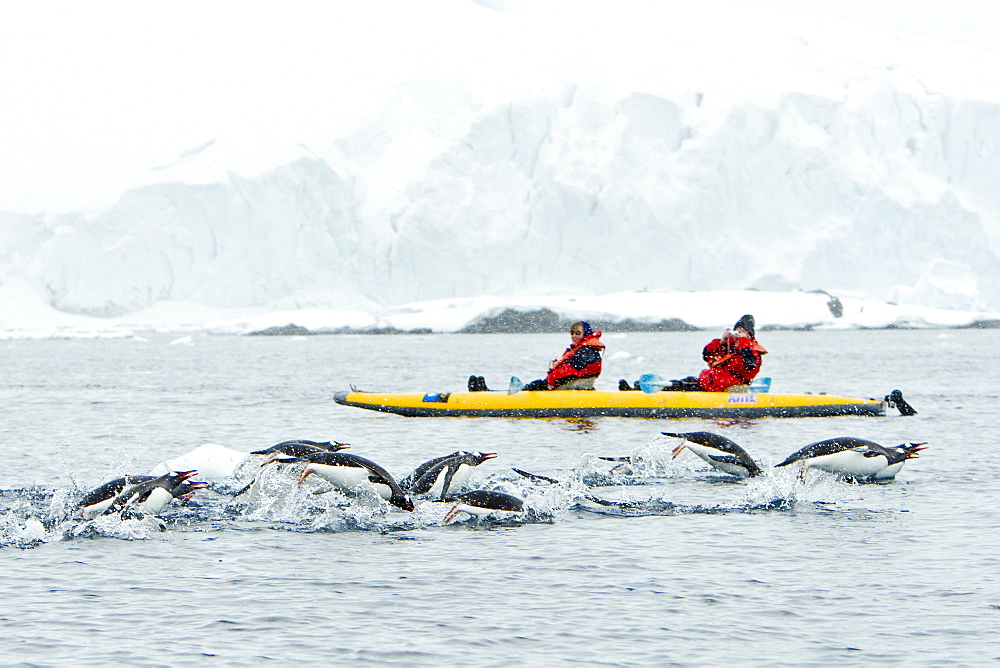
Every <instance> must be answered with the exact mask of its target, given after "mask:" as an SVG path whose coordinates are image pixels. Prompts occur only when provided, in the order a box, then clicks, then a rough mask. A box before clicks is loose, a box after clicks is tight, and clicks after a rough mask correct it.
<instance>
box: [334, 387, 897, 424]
mask: <svg viewBox="0 0 1000 668" xmlns="http://www.w3.org/2000/svg"><path fill="white" fill-rule="evenodd" d="M887 400H888V398H887V399H886V400H881V399H856V398H853V397H840V396H835V395H831V394H770V393H753V392H732V393H730V392H653V393H649V394H647V393H646V392H638V391H629V392H620V391H619V392H601V391H597V390H571V391H559V390H553V391H548V392H528V391H522V392H517V393H515V394H508V393H507V392H506V391H495V392H489V391H487V392H441V393H436V392H432V393H429V394H419V393H383V392H360V391H352V392H337V393H336V394H335V395H334V401H336V402H337V403H338V404H342V405H344V406H354V407H356V408H367V409H368V410H373V411H381V412H384V413H396V414H397V415H405V416H407V417H530V418H553V417H557V418H567V417H599V416H613V417H639V418H712V419H727V418H759V417H826V416H831V415H873V416H882V415H885V410H886V405H887Z"/></svg>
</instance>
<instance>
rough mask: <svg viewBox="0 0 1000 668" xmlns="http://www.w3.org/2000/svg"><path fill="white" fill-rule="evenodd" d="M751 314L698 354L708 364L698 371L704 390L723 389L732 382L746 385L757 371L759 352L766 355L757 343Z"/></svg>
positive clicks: (759, 360)
mask: <svg viewBox="0 0 1000 668" xmlns="http://www.w3.org/2000/svg"><path fill="white" fill-rule="evenodd" d="M754 329H755V324H754V319H753V316H752V315H749V314H747V315H745V316H743V317H742V318H740V319H739V320H737V321H736V324H735V325H733V328H732V329H731V330H726V333H725V334H723V335H722V337H721V338H718V339H712V340H711V341H710V342H709V344H708V345H707V346H705V349H704V350H702V352H701V356H702V359H704V360H705V361H706V362H708V367H709V368H707V369H705V370H704V371H702V372H701V373H700V374H698V385H699V386H700V387H701V389H703V390H704V391H706V392H722V391H724V390H726V389H727V388H730V387H732V386H733V385H746V384H748V383H749V382H750V381H752V380H753V379H754V377H755V376H756V375H757V373H758V372H759V371H760V364H761V355H765V354H767V350H765V348H764V346H762V345H760V344H759V343H757V339H756V337H755V332H754Z"/></svg>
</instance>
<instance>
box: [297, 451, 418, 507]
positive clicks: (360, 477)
mask: <svg viewBox="0 0 1000 668" xmlns="http://www.w3.org/2000/svg"><path fill="white" fill-rule="evenodd" d="M298 459H299V460H300V461H305V462H306V466H305V468H304V469H302V474H301V475H300V476H299V483H300V484H301V483H302V482H303V481H304V480H305V479H306V478H307V477H309V476H310V475H311V474H316V475H318V476H319V477H321V478H323V479H324V480H326V481H328V482H330V483H332V484H333V485H334V486H335V487H338V488H339V489H341V490H343V491H345V492H352V493H353V492H357V491H358V490H359V489H361V488H362V487H363V486H364V485H365V484H366V483H368V484H371V485H372V486H373V487H374V488H375V491H376V492H377V493H378V495H379V496H381V497H382V498H383V499H385V500H386V501H388V502H389V503H391V504H392V505H394V506H396V507H397V508H402V509H403V510H413V501H412V500H411V499H410V497H409V496H407V495H406V492H404V491H403V488H402V487H400V486H399V483H397V482H396V480H395V479H394V478H393V477H392V476H391V475H390V474H389V472H388V471H386V470H385V469H384V468H382V467H381V466H379V465H378V464H376V463H375V462H373V461H372V460H370V459H365V458H364V457H359V456H358V455H351V454H348V453H346V452H314V453H311V454H308V455H306V456H305V457H300V458H298ZM278 461H279V462H282V463H284V462H288V461H295V460H291V459H288V460H282V459H279V460H278Z"/></svg>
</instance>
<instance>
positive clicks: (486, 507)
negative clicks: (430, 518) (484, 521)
mask: <svg viewBox="0 0 1000 668" xmlns="http://www.w3.org/2000/svg"><path fill="white" fill-rule="evenodd" d="M447 501H448V502H449V503H454V504H455V505H454V506H452V507H451V510H449V511H448V514H447V515H445V516H444V520H442V521H443V523H444V524H447V523H448V522H450V521H452V520H453V519H455V516H456V515H458V514H459V513H462V512H465V513H469V514H470V515H475V516H476V517H486V516H487V515H494V516H510V515H515V514H517V513H522V512H524V501H522V500H521V499H519V498H517V497H516V496H511V495H510V494H504V493H503V492H492V491H489V490H485V489H474V490H472V491H471V492H466V493H465V494H459V495H458V496H454V497H451V498H450V499H447Z"/></svg>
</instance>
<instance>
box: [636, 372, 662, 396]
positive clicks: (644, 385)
mask: <svg viewBox="0 0 1000 668" xmlns="http://www.w3.org/2000/svg"><path fill="white" fill-rule="evenodd" d="M669 384H670V383H669V382H668V381H666V380H663V376H658V375H656V374H655V373H644V374H642V375H641V376H639V389H640V390H642V391H643V392H645V393H646V394H654V393H656V392H659V391H660V390H662V389H663V388H665V387H666V386H667V385H669Z"/></svg>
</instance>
